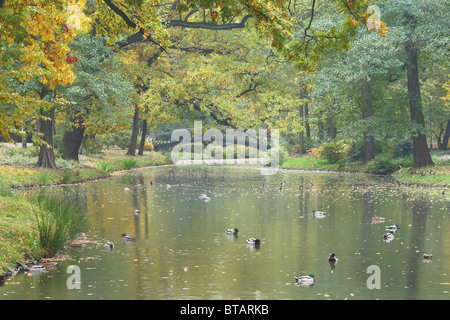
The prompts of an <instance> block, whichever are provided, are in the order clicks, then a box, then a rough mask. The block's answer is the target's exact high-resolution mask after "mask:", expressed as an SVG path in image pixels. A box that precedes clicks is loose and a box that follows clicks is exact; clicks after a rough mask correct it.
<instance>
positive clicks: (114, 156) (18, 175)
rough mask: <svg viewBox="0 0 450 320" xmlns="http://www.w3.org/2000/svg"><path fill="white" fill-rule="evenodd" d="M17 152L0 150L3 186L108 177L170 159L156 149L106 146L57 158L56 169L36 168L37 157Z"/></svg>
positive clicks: (66, 182) (19, 186) (15, 186)
mask: <svg viewBox="0 0 450 320" xmlns="http://www.w3.org/2000/svg"><path fill="white" fill-rule="evenodd" d="M0 150H1V149H0ZM3 150H4V149H3ZM16 152H17V153H16V154H14V155H12V156H11V155H9V154H8V153H7V152H5V153H3V154H2V153H1V152H0V189H2V188H3V189H9V188H21V187H32V186H44V185H55V184H69V183H78V182H85V181H89V180H96V179H101V178H106V177H109V176H110V175H111V173H113V172H116V171H121V170H129V169H133V168H139V167H147V166H156V165H163V164H166V163H167V159H166V158H165V157H164V156H162V155H161V154H159V153H156V152H145V153H144V155H143V156H135V157H132V156H127V155H125V152H124V151H117V150H106V151H105V152H103V153H102V154H101V155H96V156H91V157H86V156H81V157H80V161H79V162H75V161H72V162H70V161H67V160H65V161H61V162H60V163H58V160H57V165H59V168H58V169H57V170H53V169H42V168H35V167H34V165H32V164H34V163H36V162H37V158H36V159H35V158H34V157H30V156H27V155H26V153H25V152H23V153H24V154H20V151H16Z"/></svg>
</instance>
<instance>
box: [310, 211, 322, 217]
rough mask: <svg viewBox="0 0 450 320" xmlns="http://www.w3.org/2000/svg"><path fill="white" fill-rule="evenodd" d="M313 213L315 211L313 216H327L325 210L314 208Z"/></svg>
mask: <svg viewBox="0 0 450 320" xmlns="http://www.w3.org/2000/svg"><path fill="white" fill-rule="evenodd" d="M312 213H313V216H314V217H316V218H324V217H325V212H323V211H316V210H313V211H312Z"/></svg>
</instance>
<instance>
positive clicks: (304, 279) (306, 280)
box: [295, 274, 316, 285]
mask: <svg viewBox="0 0 450 320" xmlns="http://www.w3.org/2000/svg"><path fill="white" fill-rule="evenodd" d="M295 282H297V283H298V284H303V285H311V284H314V283H315V282H316V278H314V275H313V274H310V275H309V276H296V277H295Z"/></svg>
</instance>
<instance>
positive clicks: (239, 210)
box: [0, 166, 450, 299]
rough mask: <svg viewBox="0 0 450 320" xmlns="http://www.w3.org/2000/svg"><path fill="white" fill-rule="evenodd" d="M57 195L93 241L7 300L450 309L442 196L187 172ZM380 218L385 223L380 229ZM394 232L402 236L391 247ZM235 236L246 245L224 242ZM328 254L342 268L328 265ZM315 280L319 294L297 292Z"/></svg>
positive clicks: (343, 177) (17, 282) (253, 173)
mask: <svg viewBox="0 0 450 320" xmlns="http://www.w3.org/2000/svg"><path fill="white" fill-rule="evenodd" d="M281 181H285V184H284V186H283V187H282V188H280V185H281ZM57 191H58V192H61V193H63V194H64V196H65V197H67V198H69V199H72V200H73V201H74V202H77V203H79V204H80V205H81V206H82V208H84V210H85V211H86V212H87V214H88V220H89V226H88V230H87V231H86V236H87V239H88V240H89V241H86V245H85V247H84V248H82V249H75V248H74V249H70V250H67V251H66V252H64V254H66V255H70V257H71V259H66V260H64V261H61V262H59V264H58V267H57V269H56V270H51V271H49V272H46V273H43V274H40V275H32V276H26V275H23V274H19V275H17V276H15V277H14V278H12V279H10V280H8V281H7V283H6V284H5V285H4V286H3V287H0V297H1V298H2V299H52V298H53V299H236V298H240V299H448V297H449V296H448V294H449V293H448V292H449V290H450V287H449V284H450V277H449V275H450V267H449V262H450V261H449V260H450V259H449V253H450V240H449V239H450V237H449V230H450V229H449V227H450V225H449V207H450V205H449V202H448V198H447V196H442V195H441V192H440V190H412V189H400V188H398V187H397V186H395V185H394V184H391V183H390V182H389V181H388V180H385V179H381V178H378V177H372V176H363V175H353V174H325V173H307V172H286V171H280V172H279V173H278V174H277V175H274V176H262V175H260V172H259V170H252V169H242V168H241V169H238V168H226V167H191V166H186V167H176V168H174V167H171V168H170V169H168V168H153V169H145V170H137V171H134V172H131V173H126V174H123V175H121V176H118V177H115V178H112V179H109V180H106V181H101V182H95V183H90V184H86V185H80V186H70V187H62V188H58V189H57ZM204 195H206V197H208V198H209V199H205V198H204ZM136 209H140V211H141V213H140V214H135V210H136ZM313 210H317V211H325V212H326V215H325V217H323V218H321V219H319V218H318V217H315V216H314V215H313V214H312V211H313ZM373 216H380V217H384V218H385V223H376V224H372V217H373ZM391 224H399V225H400V230H398V231H396V232H394V238H393V239H392V241H384V238H383V235H384V233H386V229H385V226H386V225H391ZM234 228H237V229H238V230H239V232H238V234H237V235H231V236H230V235H227V233H226V230H227V229H234ZM123 234H129V235H132V236H134V237H135V238H136V239H135V241H123V239H122V235H123ZM250 238H257V239H260V240H261V243H260V245H259V246H255V245H249V244H248V243H247V241H246V240H247V239H250ZM108 241H110V242H112V243H114V247H113V248H112V249H111V248H110V247H109V246H105V244H106V243H107V242H108ZM424 252H430V253H432V254H433V259H432V260H431V262H429V263H427V262H424V261H423V259H422V255H423V253H424ZM331 253H335V254H336V257H337V258H338V262H337V263H329V262H328V257H329V256H330V254H331ZM70 265H75V266H79V267H80V279H79V280H80V282H79V285H80V289H76V288H75V289H68V286H67V282H68V280H70V278H69V277H70V276H71V275H72V274H71V273H67V268H68V266H70ZM371 265H375V266H378V267H379V270H380V286H381V288H380V289H372V290H371V289H369V288H368V287H367V284H366V283H367V279H368V277H369V276H370V275H371V274H370V273H369V272H368V271H367V268H368V267H369V266H371ZM309 274H314V276H315V279H316V282H315V283H314V284H313V285H308V286H298V285H295V277H296V276H301V275H309Z"/></svg>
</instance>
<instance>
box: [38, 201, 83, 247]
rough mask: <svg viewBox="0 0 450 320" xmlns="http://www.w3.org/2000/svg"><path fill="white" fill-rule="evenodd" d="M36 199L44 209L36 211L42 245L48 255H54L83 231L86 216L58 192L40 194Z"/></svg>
mask: <svg viewBox="0 0 450 320" xmlns="http://www.w3.org/2000/svg"><path fill="white" fill-rule="evenodd" d="M34 201H35V203H36V204H37V205H39V207H41V208H42V209H43V210H42V211H40V213H36V221H37V226H38V231H39V240H40V245H41V247H42V248H43V249H44V250H45V252H46V255H47V256H54V255H56V254H57V253H58V252H59V251H60V250H61V249H63V248H64V246H65V245H66V244H67V243H69V242H70V241H71V240H72V239H74V238H75V237H76V235H77V234H78V233H80V232H81V230H82V229H83V227H84V225H85V223H86V216H85V214H84V213H82V212H81V210H80V208H79V207H77V206H76V205H74V204H73V203H71V202H69V201H67V200H65V199H63V198H61V197H60V196H58V195H56V194H39V195H38V196H37V197H36V199H35V200H34Z"/></svg>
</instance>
